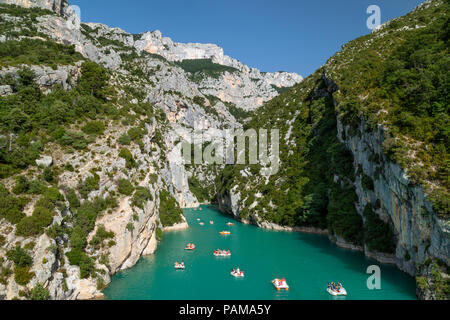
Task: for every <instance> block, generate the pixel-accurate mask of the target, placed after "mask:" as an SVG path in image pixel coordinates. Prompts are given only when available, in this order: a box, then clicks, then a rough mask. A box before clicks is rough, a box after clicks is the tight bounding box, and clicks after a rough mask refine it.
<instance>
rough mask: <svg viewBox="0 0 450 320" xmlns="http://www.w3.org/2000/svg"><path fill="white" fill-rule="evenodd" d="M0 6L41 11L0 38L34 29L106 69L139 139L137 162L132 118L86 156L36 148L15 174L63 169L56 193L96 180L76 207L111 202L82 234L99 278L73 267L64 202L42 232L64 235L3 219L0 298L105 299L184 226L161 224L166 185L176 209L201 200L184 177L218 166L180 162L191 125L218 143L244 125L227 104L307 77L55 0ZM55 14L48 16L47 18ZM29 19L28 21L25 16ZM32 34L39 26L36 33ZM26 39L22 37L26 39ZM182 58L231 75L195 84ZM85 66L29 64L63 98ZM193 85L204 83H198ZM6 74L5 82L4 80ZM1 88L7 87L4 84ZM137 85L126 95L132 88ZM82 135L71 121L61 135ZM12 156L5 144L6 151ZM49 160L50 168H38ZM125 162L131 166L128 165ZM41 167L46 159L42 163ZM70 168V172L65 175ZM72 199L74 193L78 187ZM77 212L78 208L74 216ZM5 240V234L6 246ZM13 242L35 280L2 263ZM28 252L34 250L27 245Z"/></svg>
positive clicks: (252, 102) (13, 69)
mask: <svg viewBox="0 0 450 320" xmlns="http://www.w3.org/2000/svg"><path fill="white" fill-rule="evenodd" d="M0 3H1V4H15V5H18V6H21V7H24V8H29V9H30V10H33V8H40V9H46V10H49V13H47V12H45V11H40V13H39V14H38V15H37V16H36V18H35V19H36V20H35V22H34V25H33V30H31V29H30V30H27V32H22V35H20V33H21V30H22V29H23V30H24V29H29V28H28V27H27V21H28V20H26V19H25V17H23V18H22V17H21V16H18V15H17V11H16V13H14V16H13V15H10V14H9V13H3V14H2V18H4V19H5V21H14V23H15V31H18V33H19V35H17V33H15V34H10V33H8V32H7V31H6V30H5V31H2V32H0V42H5V41H10V40H15V41H21V40H23V39H26V38H29V37H28V35H29V33H30V32H36V33H37V34H38V36H37V37H36V39H39V40H41V41H49V42H55V41H56V42H57V43H60V44H63V45H65V46H73V47H74V49H75V50H76V51H77V52H79V53H81V54H82V56H83V57H84V59H85V60H91V61H94V62H96V63H98V64H100V65H102V66H104V67H105V68H107V69H108V70H109V75H110V79H109V84H110V85H111V87H113V88H115V91H116V94H117V95H118V97H119V99H120V101H119V102H118V108H119V109H121V108H124V107H126V108H130V111H129V113H128V114H125V116H126V117H127V119H130V117H131V119H133V120H131V121H132V122H133V121H135V120H134V119H136V118H137V119H138V120H139V121H141V122H142V123H145V126H141V129H143V130H144V132H145V134H144V135H143V137H142V139H141V140H140V141H139V143H135V142H132V143H131V144H130V143H128V145H126V148H127V149H129V152H130V155H131V159H132V160H133V166H129V163H128V162H127V160H126V159H125V158H124V156H121V155H120V151H121V149H122V148H123V147H124V146H123V145H121V143H119V142H118V141H119V140H120V138H121V137H122V136H126V135H127V132H128V130H130V129H133V127H132V126H131V125H130V124H129V123H128V121H129V120H127V119H123V121H122V122H120V121H112V122H109V121H106V122H105V131H104V132H103V134H102V135H101V136H99V137H93V138H92V139H91V140H90V141H89V142H88V147H87V148H86V149H84V150H73V149H72V150H71V151H70V152H67V150H65V149H64V148H62V147H61V146H60V145H57V144H53V143H49V144H46V145H45V147H44V148H43V151H42V155H41V156H42V159H43V160H42V161H40V162H39V161H38V162H36V166H35V167H33V166H32V167H31V168H28V169H25V170H23V171H22V172H21V174H27V175H29V176H30V177H34V178H37V179H39V177H38V176H36V172H38V171H40V170H41V169H40V168H39V167H38V166H39V165H42V166H43V167H50V168H53V170H56V171H58V189H59V191H60V192H61V194H67V191H68V190H70V189H71V190H79V188H80V185H81V184H82V183H83V181H87V180H88V179H91V180H90V181H97V183H98V186H96V187H95V188H94V189H93V190H91V189H90V190H89V191H88V192H87V194H86V195H84V196H85V198H86V199H85V200H81V203H82V204H83V203H88V202H92V203H94V202H95V201H97V200H96V199H105V200H107V201H109V200H110V199H112V198H114V199H115V201H116V202H117V203H116V204H115V206H114V207H113V208H112V209H108V210H107V211H105V212H102V213H101V214H100V215H99V216H98V217H97V219H96V221H95V226H94V228H93V229H92V230H91V231H90V233H89V235H88V237H87V242H88V245H87V248H86V250H85V253H86V254H87V255H88V256H89V257H90V259H92V261H94V266H93V268H95V270H96V271H95V275H96V276H95V277H94V276H82V275H81V269H80V267H79V266H77V265H72V264H70V263H69V259H68V257H69V255H70V254H69V253H70V252H71V250H72V248H71V243H72V239H69V233H67V232H68V230H71V228H73V224H74V221H75V220H76V216H77V213H76V212H77V210H76V209H75V208H70V203H69V202H68V201H67V199H65V200H66V201H65V203H64V208H62V209H61V210H57V215H56V216H55V217H54V218H53V222H52V224H51V226H50V227H48V229H52V230H59V231H58V232H57V233H56V234H55V235H53V234H52V237H50V236H49V235H48V234H42V235H40V236H37V237H29V238H23V237H19V236H17V235H16V234H15V233H16V232H15V231H16V226H15V225H14V224H11V223H9V222H7V221H6V220H1V221H0V230H1V235H4V236H5V242H4V243H3V244H2V248H1V249H0V257H2V260H1V261H0V271H2V276H1V277H0V278H1V279H0V280H1V281H0V298H3V299H13V298H24V297H25V296H26V293H27V292H30V291H31V290H32V289H33V288H34V287H35V286H37V284H42V285H43V286H44V287H45V288H46V289H48V290H49V294H50V298H51V299H92V298H96V297H101V296H102V293H101V290H102V288H103V287H104V286H105V285H107V284H108V283H109V282H110V275H113V274H115V273H117V272H118V271H120V270H123V269H126V268H129V267H131V266H133V265H134V264H135V263H136V262H137V261H138V259H139V258H140V257H141V256H142V255H146V254H152V253H153V252H154V251H155V250H156V247H157V239H156V234H157V232H156V230H157V229H158V228H159V229H162V230H164V231H170V230H172V229H180V228H186V227H187V223H186V221H185V220H184V217H182V219H181V220H182V221H181V222H180V223H177V224H175V225H173V226H163V225H162V223H161V221H160V217H159V210H160V205H161V204H160V197H159V194H160V192H161V190H167V191H168V192H169V194H170V195H171V196H173V197H174V198H175V199H176V200H177V202H178V203H179V205H180V206H181V207H195V206H198V205H199V201H198V200H197V198H196V196H195V195H194V194H193V193H192V192H191V190H190V187H189V181H188V179H189V178H190V177H192V176H193V174H194V171H195V175H196V176H197V177H198V179H200V180H201V181H205V182H207V183H208V184H209V185H211V184H212V183H213V181H214V179H215V175H216V174H217V172H216V171H210V170H207V169H205V170H204V169H203V168H201V167H199V168H193V167H189V166H185V164H184V163H183V161H182V159H181V141H183V140H186V141H190V139H191V136H190V134H191V131H192V130H193V129H200V130H204V132H205V134H204V143H208V142H211V141H213V140H214V139H217V138H218V137H221V134H222V133H221V131H220V130H221V129H223V128H239V127H241V124H240V123H239V121H237V120H236V118H235V116H234V115H233V114H232V112H234V111H235V109H230V105H232V106H233V107H234V108H238V109H255V108H257V107H259V106H260V105H262V103H263V102H264V101H267V100H269V99H271V98H273V97H275V96H277V95H278V92H277V90H276V89H277V88H282V87H287V86H292V85H294V84H295V83H297V82H299V81H301V80H302V78H301V76H299V75H297V74H293V73H284V72H280V73H273V74H271V73H261V72H260V71H259V70H256V69H250V68H248V67H247V66H245V65H244V64H242V63H240V62H238V61H236V60H234V59H232V58H230V57H228V56H225V55H224V54H223V50H222V49H221V48H219V47H217V46H215V45H203V44H178V43H174V42H172V41H171V40H170V39H168V38H163V37H162V36H161V35H160V33H158V32H155V33H144V34H142V35H140V36H139V37H136V36H133V35H131V34H128V33H126V32H125V31H123V30H121V29H119V28H109V27H108V26H105V25H102V24H96V23H90V24H81V23H80V20H79V19H78V17H77V16H76V15H75V13H74V12H73V11H72V9H71V8H70V7H69V6H68V4H67V2H66V1H62V0H61V1H57V0H42V1H41V0H24V1H19V0H17V1H16V0H2V1H0ZM50 11H51V12H53V13H54V14H51V12H50ZM24 14H28V13H27V12H26V11H24ZM34 27H35V28H36V29H34ZM23 34H27V35H23ZM184 59H211V61H212V62H213V63H215V64H217V65H223V66H231V67H233V68H235V70H234V71H233V72H220V74H219V75H218V76H217V75H216V76H215V77H211V76H209V75H208V74H207V73H203V72H202V71H201V70H200V71H199V72H198V73H197V74H196V79H193V74H192V73H190V72H188V71H186V70H184V69H183V68H182V67H180V66H179V65H177V64H175V62H179V61H182V60H184ZM82 64H83V61H78V62H76V63H72V64H71V63H68V64H64V65H51V66H50V65H45V64H44V65H29V66H28V67H29V68H30V70H31V71H32V72H33V74H34V75H35V78H34V81H35V82H36V84H37V86H38V87H39V89H40V90H41V92H42V93H44V94H49V93H52V92H53V91H54V90H55V89H56V88H62V89H63V90H65V91H69V90H72V89H74V88H76V86H77V85H78V83H79V80H80V77H81V76H82V70H81V69H82ZM22 68H23V66H22V65H14V66H9V67H3V68H2V69H1V70H0V79H2V81H3V79H7V78H8V77H10V80H8V81H6V82H5V84H3V83H2V85H1V86H0V95H1V96H2V97H6V96H9V95H15V94H16V93H17V88H16V85H13V84H10V83H11V82H15V83H17V81H19V78H20V75H19V74H20V70H22ZM199 78H200V80H199ZM8 79H9V78H8ZM6 83H7V84H6ZM130 88H132V89H130ZM133 89H134V90H135V91H134V94H135V95H136V98H134V97H132V94H131V98H130V92H129V90H133ZM141 104H150V105H151V109H152V111H151V113H152V116H148V117H147V116H144V115H136V113H135V111H133V110H138V109H139V106H140V105H141ZM67 129H70V130H73V131H78V132H79V131H80V130H79V127H78V125H74V126H70V128H67ZM0 133H1V135H0V138H1V139H10V140H9V141H10V149H11V148H12V147H11V145H13V144H14V142H15V139H17V135H14V134H11V133H8V132H3V130H2V132H0ZM11 150H12V149H11ZM44 160H45V161H44ZM128 160H130V159H128ZM43 161H44V162H45V163H44V162H43ZM67 168H71V169H70V170H68V169H67ZM15 178H16V177H15V176H11V177H8V178H6V179H2V184H3V185H5V187H6V189H7V190H9V191H10V192H11V189H12V188H13V187H14V185H15ZM120 180H129V181H133V184H134V185H135V186H136V187H142V188H144V189H148V190H149V195H148V199H147V200H146V201H145V202H144V203H143V204H142V205H141V206H137V205H136V203H135V202H134V198H133V197H132V196H126V195H123V194H121V193H120V192H119V190H118V188H119V183H120ZM75 195H76V196H77V197H78V198H81V194H80V193H79V192H78V191H77V192H76V193H75ZM29 198H30V199H31V201H30V202H29V203H28V204H27V206H26V207H25V208H24V212H25V214H26V215H27V216H31V215H32V213H33V210H34V208H35V203H36V201H37V200H38V199H37V197H36V196H30V197H29ZM72 209H73V210H72ZM105 231H106V232H107V233H108V238H109V239H110V240H108V241H103V242H102V241H101V242H100V244H98V234H99V232H100V234H101V233H102V232H103V233H105ZM2 239H3V238H0V240H2ZM17 244H19V245H20V246H21V247H22V248H25V249H26V250H27V251H28V252H30V253H31V252H32V255H31V258H32V261H33V263H32V267H31V268H30V270H29V272H31V273H30V274H29V275H31V276H32V277H31V280H30V281H29V282H28V283H27V284H26V285H19V284H17V282H16V280H15V275H14V272H12V271H13V270H14V263H13V262H12V261H10V259H8V258H7V252H8V251H10V250H12V249H14V248H15V246H16V245H17ZM30 248H33V249H32V250H31V249H30Z"/></svg>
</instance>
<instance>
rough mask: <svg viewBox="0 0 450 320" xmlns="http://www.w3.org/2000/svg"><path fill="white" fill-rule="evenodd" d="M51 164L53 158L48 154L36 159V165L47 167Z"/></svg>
mask: <svg viewBox="0 0 450 320" xmlns="http://www.w3.org/2000/svg"><path fill="white" fill-rule="evenodd" d="M52 164H53V158H52V157H50V156H43V157H41V158H40V159H37V160H36V165H37V166H38V167H44V168H48V167H50V166H51V165H52Z"/></svg>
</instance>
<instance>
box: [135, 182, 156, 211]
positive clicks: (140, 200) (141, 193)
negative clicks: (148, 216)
mask: <svg viewBox="0 0 450 320" xmlns="http://www.w3.org/2000/svg"><path fill="white" fill-rule="evenodd" d="M148 200H153V197H152V194H151V193H150V191H149V190H148V189H147V188H145V187H137V188H136V192H135V193H134V195H133V200H132V204H133V206H136V207H138V208H141V209H143V208H144V203H145V202H146V201H148Z"/></svg>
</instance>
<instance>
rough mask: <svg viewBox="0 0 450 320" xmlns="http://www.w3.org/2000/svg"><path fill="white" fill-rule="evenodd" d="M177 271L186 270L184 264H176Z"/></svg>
mask: <svg viewBox="0 0 450 320" xmlns="http://www.w3.org/2000/svg"><path fill="white" fill-rule="evenodd" d="M175 269H177V270H184V263H175Z"/></svg>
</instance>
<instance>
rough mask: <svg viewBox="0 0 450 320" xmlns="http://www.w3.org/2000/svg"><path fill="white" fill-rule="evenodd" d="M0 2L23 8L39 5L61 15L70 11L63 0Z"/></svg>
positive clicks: (1, 0)
mask: <svg viewBox="0 0 450 320" xmlns="http://www.w3.org/2000/svg"><path fill="white" fill-rule="evenodd" d="M0 3H5V4H15V5H18V6H21V7H25V8H33V7H39V8H41V9H46V10H50V11H53V12H55V13H56V14H58V15H60V16H63V17H68V16H69V15H70V14H71V12H72V11H71V10H70V9H69V6H68V5H67V1H65V0H0Z"/></svg>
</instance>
